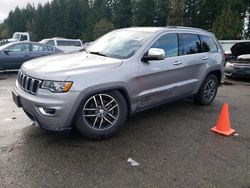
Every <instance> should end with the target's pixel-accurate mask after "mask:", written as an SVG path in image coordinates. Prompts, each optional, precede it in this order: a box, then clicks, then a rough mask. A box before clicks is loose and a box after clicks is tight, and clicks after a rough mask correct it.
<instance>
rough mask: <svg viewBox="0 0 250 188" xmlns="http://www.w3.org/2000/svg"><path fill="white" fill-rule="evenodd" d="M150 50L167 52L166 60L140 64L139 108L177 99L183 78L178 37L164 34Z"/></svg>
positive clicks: (173, 34)
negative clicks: (176, 95) (177, 92)
mask: <svg viewBox="0 0 250 188" xmlns="http://www.w3.org/2000/svg"><path fill="white" fill-rule="evenodd" d="M150 48H161V49H163V50H164V51H165V55H166V58H165V59H164V60H154V61H148V62H140V64H139V77H138V83H139V90H140V91H139V94H138V95H139V104H138V105H139V107H140V108H144V107H147V106H151V105H155V104H158V103H160V102H163V101H167V100H168V99H172V98H173V97H175V94H176V91H177V87H178V82H179V81H181V77H182V72H181V68H182V66H183V65H182V64H181V63H180V62H179V58H178V35H177V34H176V33H168V34H163V35H161V36H159V37H158V39H156V40H155V41H154V42H153V44H152V45H151V47H150Z"/></svg>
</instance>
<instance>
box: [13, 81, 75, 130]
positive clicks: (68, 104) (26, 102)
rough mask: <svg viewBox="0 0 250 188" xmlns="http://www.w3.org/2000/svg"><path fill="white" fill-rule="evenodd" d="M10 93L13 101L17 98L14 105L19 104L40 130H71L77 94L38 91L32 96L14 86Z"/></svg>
mask: <svg viewBox="0 0 250 188" xmlns="http://www.w3.org/2000/svg"><path fill="white" fill-rule="evenodd" d="M12 93H13V99H14V98H15V96H17V97H18V100H14V101H15V103H16V104H17V103H19V107H21V108H22V109H23V110H24V112H25V113H26V115H27V116H28V117H29V118H30V119H31V120H32V121H33V122H34V123H36V124H38V125H39V126H40V127H41V128H43V129H47V130H53V131H61V130H69V129H71V126H72V125H71V123H72V120H73V117H74V115H75V113H76V110H75V109H76V108H75V107H74V103H75V101H76V100H77V98H78V96H79V92H67V93H52V92H50V91H47V90H43V89H39V90H38V92H37V94H36V95H32V94H30V93H26V92H25V91H23V90H22V89H20V88H19V87H18V86H17V85H16V86H15V87H14V88H13V90H12ZM17 101H18V102H17ZM43 109H49V110H50V111H49V112H50V113H45V112H44V110H43ZM51 109H52V110H51ZM72 109H74V110H72ZM51 112H52V113H51Z"/></svg>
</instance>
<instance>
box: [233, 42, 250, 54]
mask: <svg viewBox="0 0 250 188" xmlns="http://www.w3.org/2000/svg"><path fill="white" fill-rule="evenodd" d="M231 52H232V54H233V55H234V56H236V57H237V56H239V55H244V54H250V42H240V43H236V44H234V45H233V46H232V47H231Z"/></svg>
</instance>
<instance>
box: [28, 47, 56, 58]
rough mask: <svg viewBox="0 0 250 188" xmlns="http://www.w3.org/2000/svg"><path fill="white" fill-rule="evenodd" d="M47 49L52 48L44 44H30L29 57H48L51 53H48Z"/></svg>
mask: <svg viewBox="0 0 250 188" xmlns="http://www.w3.org/2000/svg"><path fill="white" fill-rule="evenodd" d="M48 49H52V50H53V48H52V47H50V46H47V45H44V44H31V51H32V53H31V56H32V58H37V57H42V56H46V55H50V54H51V53H53V51H49V50H48Z"/></svg>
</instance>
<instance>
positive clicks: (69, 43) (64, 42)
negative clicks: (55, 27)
mask: <svg viewBox="0 0 250 188" xmlns="http://www.w3.org/2000/svg"><path fill="white" fill-rule="evenodd" d="M57 45H58V46H81V42H80V41H72V40H58V41H57Z"/></svg>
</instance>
